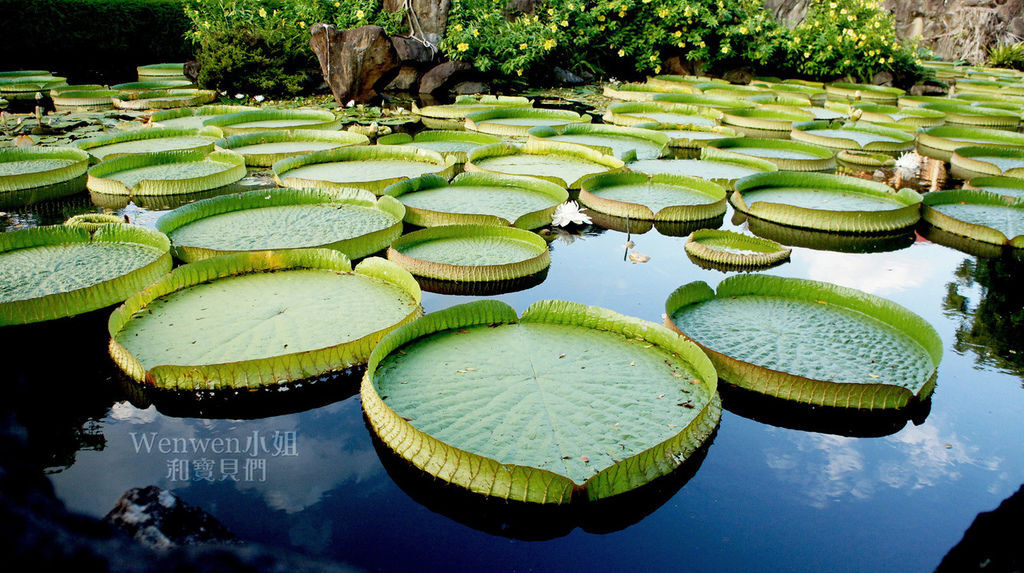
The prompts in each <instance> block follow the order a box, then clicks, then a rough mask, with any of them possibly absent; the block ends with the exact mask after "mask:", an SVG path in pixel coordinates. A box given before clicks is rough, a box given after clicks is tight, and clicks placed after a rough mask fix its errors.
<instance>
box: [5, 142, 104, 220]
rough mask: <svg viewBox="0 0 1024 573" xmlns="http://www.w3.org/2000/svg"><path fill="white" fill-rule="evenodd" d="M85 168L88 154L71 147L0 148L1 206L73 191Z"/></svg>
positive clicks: (78, 187) (79, 185) (81, 182)
mask: <svg viewBox="0 0 1024 573" xmlns="http://www.w3.org/2000/svg"><path fill="white" fill-rule="evenodd" d="M88 169H89V154H88V153H86V152H84V151H81V150H79V149H75V148H73V147H17V148H16V147H12V148H3V149H0V208H6V207H14V206H20V205H28V204H31V203H36V202H38V201H44V200H47V199H55V198H57V197H66V196H68V195H74V194H75V193H78V192H80V191H83V190H84V189H85V179H86V175H85V174H86V171H87V170H88Z"/></svg>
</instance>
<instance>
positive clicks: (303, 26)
mask: <svg viewBox="0 0 1024 573" xmlns="http://www.w3.org/2000/svg"><path fill="white" fill-rule="evenodd" d="M299 27H300V28H305V27H306V22H304V21H303V20H299Z"/></svg>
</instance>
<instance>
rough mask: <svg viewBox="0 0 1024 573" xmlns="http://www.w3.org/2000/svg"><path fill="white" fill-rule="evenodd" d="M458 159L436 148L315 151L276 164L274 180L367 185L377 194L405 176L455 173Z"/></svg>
mask: <svg viewBox="0 0 1024 573" xmlns="http://www.w3.org/2000/svg"><path fill="white" fill-rule="evenodd" d="M454 165H455V160H454V159H453V158H451V157H448V158H445V157H442V156H441V154H440V153H438V152H436V151H429V150H426V149H418V148H415V147H403V146H400V145H376V146H372V147H371V146H363V145H357V146H354V147H343V148H341V149H328V150H326V151H315V152H313V153H308V154H306V155H299V156H296V157H290V158H288V159H282V160H281V161H278V162H277V163H275V164H274V180H275V181H277V184H278V185H281V186H283V187H292V188H295V189H366V190H367V191H372V192H373V193H374V194H376V195H380V194H381V193H383V191H384V188H385V187H387V186H388V185H391V184H393V183H397V182H399V181H402V180H404V179H410V178H413V177H419V176H420V175H426V174H433V175H439V176H441V177H444V178H445V179H447V178H449V177H451V176H452V174H453V172H454V171H455V168H454Z"/></svg>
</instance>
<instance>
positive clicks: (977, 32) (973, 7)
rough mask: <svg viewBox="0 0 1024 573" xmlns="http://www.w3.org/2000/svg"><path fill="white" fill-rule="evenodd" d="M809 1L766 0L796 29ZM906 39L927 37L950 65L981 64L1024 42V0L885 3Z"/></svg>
mask: <svg viewBox="0 0 1024 573" xmlns="http://www.w3.org/2000/svg"><path fill="white" fill-rule="evenodd" d="M808 3H809V2H808V0H765V6H766V7H767V8H768V9H769V10H771V12H772V14H774V15H775V17H776V18H778V19H779V20H780V21H782V22H785V23H787V24H789V25H790V26H792V25H795V24H797V23H799V22H800V21H801V20H802V19H803V17H804V14H805V13H806V12H807V5H808ZM885 6H886V8H888V9H889V10H890V11H892V12H893V14H895V16H896V25H897V30H898V32H899V35H900V37H903V38H911V37H913V36H921V37H922V38H923V40H924V45H926V46H927V47H929V48H931V49H932V50H934V51H935V53H937V54H939V55H940V56H942V57H943V58H945V59H964V60H967V61H970V62H975V63H980V62H982V61H984V59H985V54H986V52H987V50H988V48H990V47H993V46H996V45H998V44H1008V43H1014V42H1019V41H1021V40H1022V39H1024V15H1022V14H1021V10H1022V8H1024V0H885Z"/></svg>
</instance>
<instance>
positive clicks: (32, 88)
mask: <svg viewBox="0 0 1024 573" xmlns="http://www.w3.org/2000/svg"><path fill="white" fill-rule="evenodd" d="M67 83H68V82H67V79H66V78H63V77H60V76H53V75H50V74H49V73H48V72H44V73H43V74H41V75H20V76H11V77H6V78H0V96H3V97H5V98H7V99H9V100H26V99H33V98H35V96H36V93H37V92H45V91H46V90H49V89H53V88H56V87H60V86H64V85H67Z"/></svg>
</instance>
